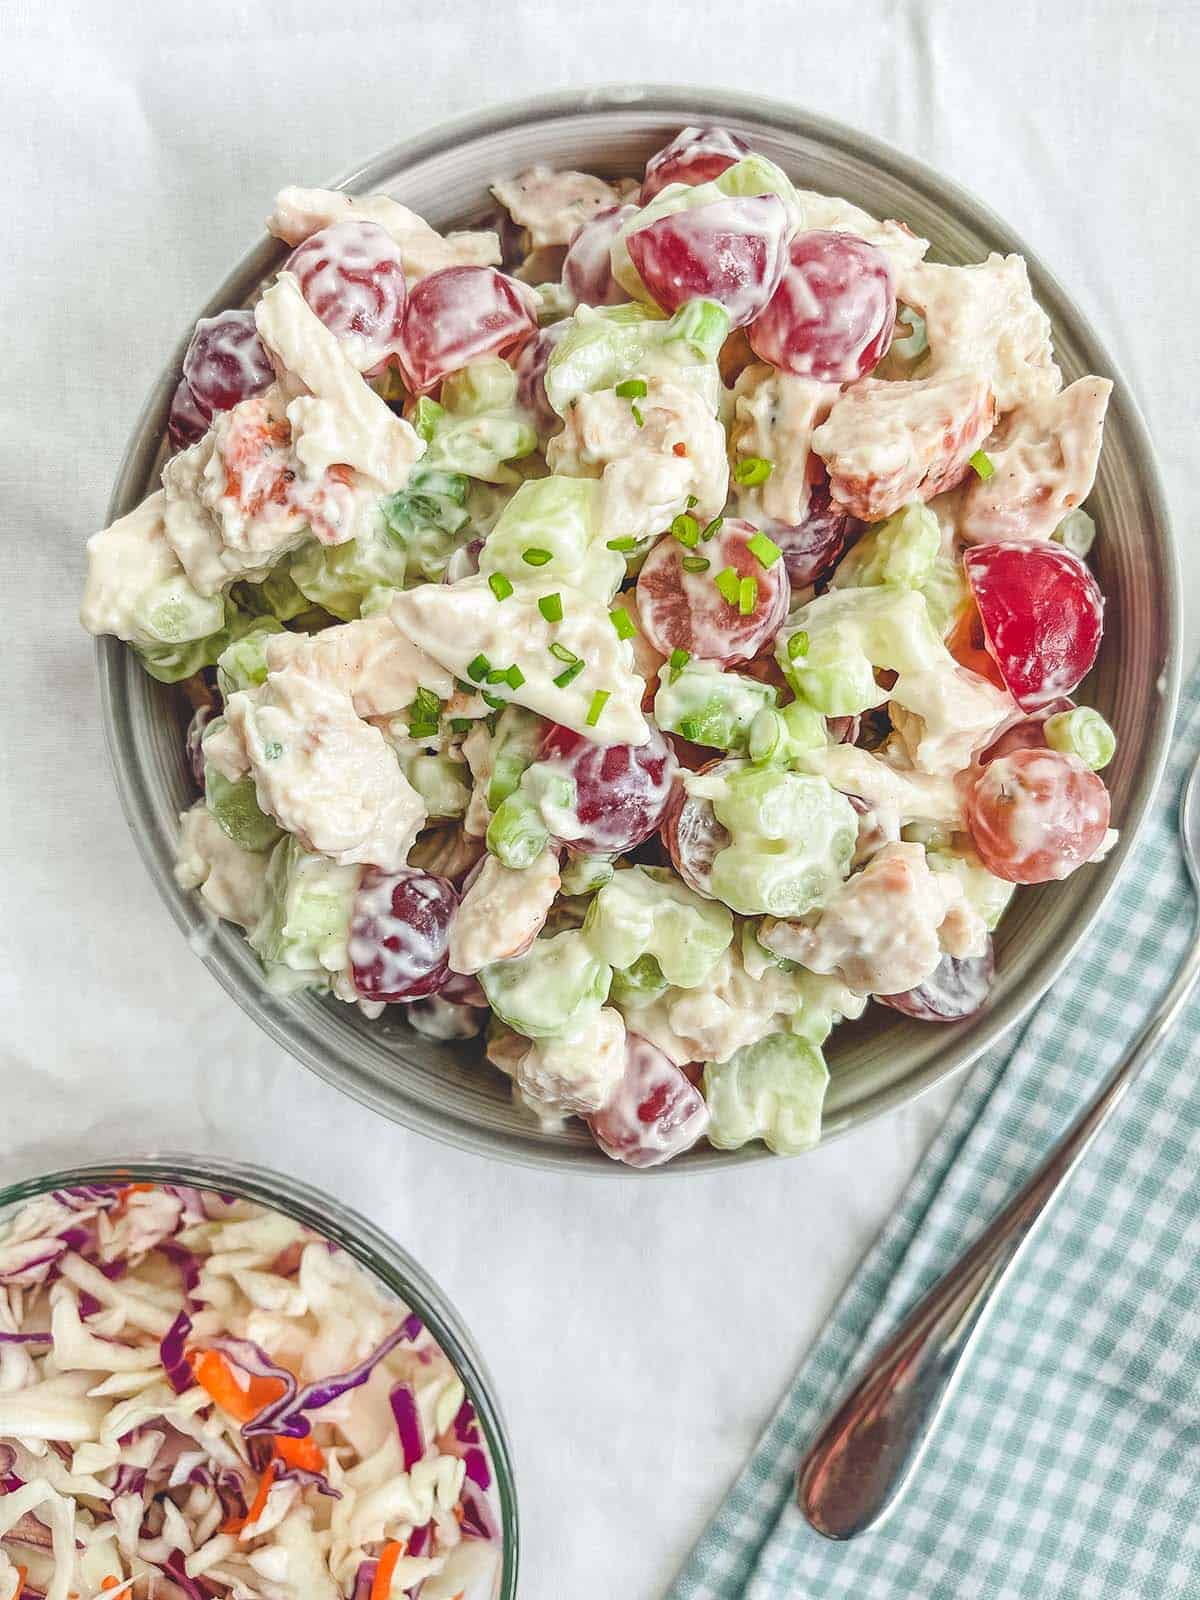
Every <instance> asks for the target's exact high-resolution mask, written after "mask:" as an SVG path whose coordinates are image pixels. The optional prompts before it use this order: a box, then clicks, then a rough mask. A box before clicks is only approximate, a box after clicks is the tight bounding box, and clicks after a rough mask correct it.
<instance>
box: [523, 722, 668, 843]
mask: <svg viewBox="0 0 1200 1600" xmlns="http://www.w3.org/2000/svg"><path fill="white" fill-rule="evenodd" d="M538 760H539V761H547V762H552V763H554V764H555V765H556V766H558V767H560V768H561V769H562V770H563V771H564V772H565V773H566V775H567V776H568V777H570V778H572V779H573V780H574V782H575V816H576V818H577V819H578V821H579V825H580V829H581V831H580V832H579V833H577V834H575V835H574V836H573V837H572V838H571V839H570V840H569V841H567V842H568V843H569V844H570V845H571V848H572V849H573V850H581V851H584V852H586V853H588V854H591V855H596V854H599V855H611V854H616V853H617V852H618V851H621V850H631V849H632V848H633V846H634V845H636V844H640V843H641V842H642V840H643V839H648V838H649V837H650V835H651V834H652V833H654V832H655V830H656V829H657V828H658V827H659V826H660V825H661V823H662V819H663V815H664V813H665V812H666V809H667V803H668V801H669V800H670V798H671V784H672V781H673V780H674V777H675V773H676V770H677V767H676V762H675V755H674V752H673V751H672V749H671V747H670V745H669V744H668V743H667V741H666V739H665V738H664V737H663V735H662V734H661V733H660V732H659V731H658V729H657V728H656V727H654V726H653V725H651V728H650V737H649V739H647V741H646V743H645V744H637V745H632V744H594V743H593V742H592V740H590V739H585V738H584V737H583V736H582V734H578V733H573V732H572V731H571V729H570V728H562V727H559V726H558V725H557V724H555V725H554V726H552V727H551V728H550V729H549V730H548V732H547V733H546V734H545V736H544V738H543V739H542V742H541V745H540V746H539V748H538Z"/></svg>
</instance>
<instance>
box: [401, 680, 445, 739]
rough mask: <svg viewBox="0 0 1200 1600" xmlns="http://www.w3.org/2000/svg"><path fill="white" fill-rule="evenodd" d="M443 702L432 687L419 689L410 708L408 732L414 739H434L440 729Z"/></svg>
mask: <svg viewBox="0 0 1200 1600" xmlns="http://www.w3.org/2000/svg"><path fill="white" fill-rule="evenodd" d="M441 714H442V702H441V701H440V700H439V699H438V697H437V695H436V694H434V692H433V690H432V689H418V690H417V693H416V696H415V698H414V700H413V703H412V705H411V706H409V708H408V712H407V716H408V732H409V736H410V738H413V739H432V738H434V737H436V735H437V731H438V719H439V718H440V717H441Z"/></svg>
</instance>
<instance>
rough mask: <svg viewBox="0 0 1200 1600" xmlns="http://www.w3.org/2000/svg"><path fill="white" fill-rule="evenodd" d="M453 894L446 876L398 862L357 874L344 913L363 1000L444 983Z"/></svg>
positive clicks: (408, 996) (420, 994) (413, 994)
mask: <svg viewBox="0 0 1200 1600" xmlns="http://www.w3.org/2000/svg"><path fill="white" fill-rule="evenodd" d="M457 910H458V895H457V894H456V893H455V890H454V886H453V884H451V883H450V881H449V880H448V879H447V878H438V877H435V876H434V874H433V873H431V872H418V871H416V870H414V869H413V868H411V867H404V868H402V869H401V870H400V871H399V872H380V871H379V870H378V869H376V868H371V869H369V870H368V871H367V872H365V873H364V874H363V879H362V882H361V884H360V885H359V890H358V894H357V895H356V896H355V900H354V910H353V912H352V914H351V917H350V940H349V947H350V970H351V973H352V976H353V981H354V987H355V989H357V991H358V993H359V994H361V995H362V996H363V997H364V998H365V999H367V1000H382V1001H385V1002H391V1001H406V1000H423V999H424V998H425V996H426V995H431V994H436V993H437V992H438V990H439V989H441V988H443V987H444V986H445V983H446V981H447V978H448V977H449V973H450V967H449V962H448V958H447V948H448V945H449V939H450V925H451V923H452V922H453V920H454V914H455V912H456V911H457Z"/></svg>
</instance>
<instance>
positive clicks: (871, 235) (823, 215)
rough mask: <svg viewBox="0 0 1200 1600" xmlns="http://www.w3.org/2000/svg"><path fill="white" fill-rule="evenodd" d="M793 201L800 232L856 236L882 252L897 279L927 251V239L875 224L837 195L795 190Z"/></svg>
mask: <svg viewBox="0 0 1200 1600" xmlns="http://www.w3.org/2000/svg"><path fill="white" fill-rule="evenodd" d="M796 199H797V200H798V201H799V202H800V214H801V221H800V227H801V229H802V230H804V231H805V232H807V231H809V230H810V229H814V228H827V229H829V230H830V231H832V232H834V233H853V234H857V235H858V237H859V238H860V239H865V240H866V241H867V243H868V244H873V245H874V246H875V247H876V249H878V250H882V251H883V253H884V255H885V256H887V258H888V263H889V265H890V266H891V268H892V271H893V273H895V274H896V275H897V276H899V275H900V274H901V273H902V272H904V271H905V270H906V269H908V268H909V267H912V266H913V265H914V264H915V263H917V262H919V261H920V260H921V257H922V256H923V255H924V254H925V252H926V251H927V250H928V249H929V240H928V239H922V238H921V237H920V236H919V235H918V234H915V233H914V232H913V231H912V229H911V228H909V227H907V226H906V225H905V224H904V223H903V222H894V221H888V222H879V221H877V220H876V218H874V217H873V216H871V214H870V212H868V211H864V210H863V209H862V207H861V206H856V205H853V204H852V203H851V202H850V201H849V200H843V199H842V198H841V196H840V195H829V194H817V193H816V192H815V190H812V189H797V190H796Z"/></svg>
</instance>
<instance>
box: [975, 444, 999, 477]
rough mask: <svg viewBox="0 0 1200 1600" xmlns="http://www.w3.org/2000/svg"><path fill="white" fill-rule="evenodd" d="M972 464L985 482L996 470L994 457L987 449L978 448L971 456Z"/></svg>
mask: <svg viewBox="0 0 1200 1600" xmlns="http://www.w3.org/2000/svg"><path fill="white" fill-rule="evenodd" d="M971 465H972V466H973V467H974V468H975V471H976V474H977V475H978V476H979V477H980V478H982V479H983V481H984V483H986V482H987V481H988V479H989V478H990V477H991V476H992V474H993V473H994V472H995V470H996V469H995V467H994V466H993V465H992V458H991V456H989V455H988V453H987V451H986V450H976V452H975V454H974V455H973V456H972V457H971Z"/></svg>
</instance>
